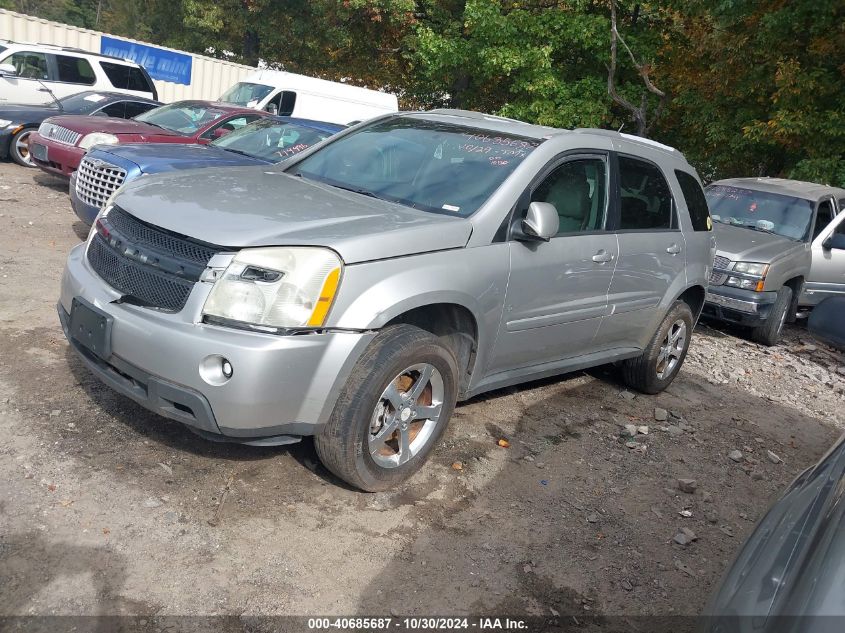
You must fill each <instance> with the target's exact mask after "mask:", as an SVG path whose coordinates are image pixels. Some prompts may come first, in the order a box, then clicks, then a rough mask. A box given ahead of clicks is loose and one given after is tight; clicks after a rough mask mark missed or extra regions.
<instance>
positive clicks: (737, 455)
mask: <svg viewBox="0 0 845 633" xmlns="http://www.w3.org/2000/svg"><path fill="white" fill-rule="evenodd" d="M728 458H729V459H731V460H732V461H735V462H741V461H742V451H737V450H732V451H731V452H730V453H728Z"/></svg>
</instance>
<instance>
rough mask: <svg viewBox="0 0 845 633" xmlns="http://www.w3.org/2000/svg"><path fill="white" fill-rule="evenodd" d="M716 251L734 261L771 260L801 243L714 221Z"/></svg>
mask: <svg viewBox="0 0 845 633" xmlns="http://www.w3.org/2000/svg"><path fill="white" fill-rule="evenodd" d="M713 224H714V229H715V231H714V232H715V236H716V252H717V253H718V254H719V255H722V256H724V257H727V258H728V259H730V260H731V261H734V262H762V263H768V262H772V261H774V260H775V259H778V258H779V257H781V256H783V255H786V254H787V252H788V251H791V250H792V249H801V248H802V244H801V243H800V242H795V241H794V240H790V239H789V238H786V237H783V236H781V235H774V234H772V233H765V232H763V231H755V230H754V229H746V228H743V227H741V226H731V225H730V224H722V223H721V222H714V223H713Z"/></svg>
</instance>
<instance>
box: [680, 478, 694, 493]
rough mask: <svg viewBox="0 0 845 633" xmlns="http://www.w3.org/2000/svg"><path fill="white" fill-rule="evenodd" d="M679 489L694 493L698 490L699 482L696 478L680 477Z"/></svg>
mask: <svg viewBox="0 0 845 633" xmlns="http://www.w3.org/2000/svg"><path fill="white" fill-rule="evenodd" d="M678 490H680V491H681V492H686V493H687V494H693V493H694V492H695V491H696V490H698V482H696V480H695V479H679V480H678Z"/></svg>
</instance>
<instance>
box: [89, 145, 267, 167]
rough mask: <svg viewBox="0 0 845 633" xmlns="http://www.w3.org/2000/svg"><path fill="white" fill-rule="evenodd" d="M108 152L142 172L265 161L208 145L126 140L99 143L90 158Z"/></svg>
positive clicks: (103, 155)
mask: <svg viewBox="0 0 845 633" xmlns="http://www.w3.org/2000/svg"><path fill="white" fill-rule="evenodd" d="M109 155H112V156H117V157H120V158H122V159H123V160H128V161H130V162H132V163H134V164H135V165H137V166H138V167H139V168H140V170H141V171H142V172H144V173H145V174H157V173H160V172H165V171H175V170H177V169H179V170H181V169H198V168H200V167H214V166H218V167H226V166H241V165H267V164H268V163H267V161H264V160H261V159H260V158H252V157H251V156H244V155H243V154H237V153H235V152H229V151H226V150H225V149H222V148H219V147H213V146H211V145H193V144H183V143H126V144H125V145H111V146H101V147H100V148H99V149H97V150H96V152H92V153H91V156H92V157H97V158H102V159H104V160H109Z"/></svg>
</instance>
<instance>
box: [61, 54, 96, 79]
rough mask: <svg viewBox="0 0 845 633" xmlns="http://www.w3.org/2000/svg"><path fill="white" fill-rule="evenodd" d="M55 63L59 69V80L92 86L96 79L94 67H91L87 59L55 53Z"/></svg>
mask: <svg viewBox="0 0 845 633" xmlns="http://www.w3.org/2000/svg"><path fill="white" fill-rule="evenodd" d="M56 65H57V66H58V69H59V81H63V82H67V83H71V84H85V85H88V86H93V85H94V82H95V81H96V78H95V77H94V69H93V68H91V64H89V63H88V60H87V59H83V58H82V57H70V56H68V55H56Z"/></svg>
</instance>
